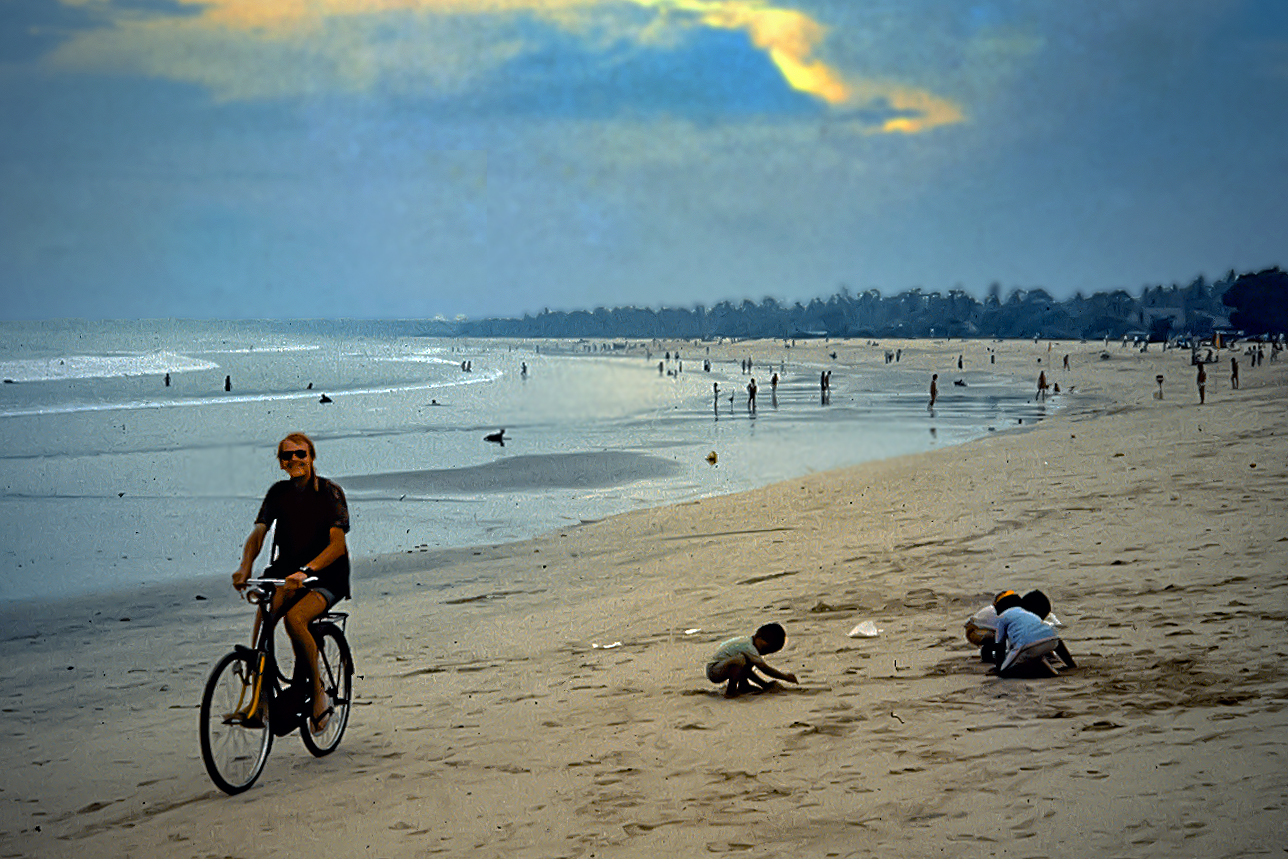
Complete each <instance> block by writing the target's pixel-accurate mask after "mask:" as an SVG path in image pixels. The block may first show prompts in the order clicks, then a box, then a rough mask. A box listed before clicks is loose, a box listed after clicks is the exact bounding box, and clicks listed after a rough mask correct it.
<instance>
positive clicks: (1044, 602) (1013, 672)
mask: <svg viewBox="0 0 1288 859" xmlns="http://www.w3.org/2000/svg"><path fill="white" fill-rule="evenodd" d="M994 608H995V610H996V611H997V630H996V631H995V632H994V641H993V659H994V661H995V663H996V665H997V673H998V675H999V676H1001V677H1017V676H1020V675H1022V674H1026V673H1028V672H1030V671H1036V672H1038V673H1045V674H1052V675H1054V674H1056V673H1057V672H1056V670H1055V668H1054V667H1053V666H1052V665H1051V664H1050V663H1048V662H1047V661H1046V657H1047V656H1050V655H1052V654H1054V655H1056V656H1058V657H1059V658H1060V660H1061V661H1062V662H1064V664H1065V665H1067V666H1068V667H1069V668H1075V667H1076V666H1075V665H1074V662H1073V657H1072V656H1070V655H1069V649H1068V648H1067V647H1065V646H1064V642H1063V641H1061V640H1060V636H1059V635H1058V634H1057V633H1056V631H1055V630H1054V629H1053V628H1052V627H1051V626H1050V625H1048V624H1046V623H1043V621H1042V617H1043V616H1045V614H1050V611H1051V603H1050V601H1049V600H1048V599H1047V598H1046V595H1045V594H1043V593H1042V592H1041V591H1032V592H1030V593H1028V594H1025V595H1024V597H1016V596H1014V595H1012V596H1011V597H1008V598H1006V599H1003V600H1002V601H1000V602H999V603H998V604H997V605H995V606H994ZM1039 611H1042V612H1044V615H1039V614H1038V612H1039Z"/></svg>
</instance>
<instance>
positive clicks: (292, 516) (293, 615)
mask: <svg viewBox="0 0 1288 859" xmlns="http://www.w3.org/2000/svg"><path fill="white" fill-rule="evenodd" d="M316 456H317V452H316V450H315V449H314V447H313V442H312V440H311V439H309V437H308V436H306V435H305V434H304V433H300V432H293V433H291V434H290V435H288V436H287V437H286V438H284V439H282V440H281V441H280V442H278V443H277V461H278V465H279V466H280V467H281V469H282V471H284V472H286V474H287V477H288V479H287V480H280V481H278V482H277V483H274V484H273V485H272V486H271V487H269V490H268V494H267V495H265V496H264V502H263V503H262V504H261V505H260V508H259V515H258V516H256V517H255V527H254V528H252V529H251V532H250V536H249V537H247V538H246V545H245V546H244V547H243V548H242V561H241V565H240V566H239V567H238V568H237V571H236V572H235V573H233V587H235V588H237V590H242V589H243V588H245V587H246V582H247V581H248V580H249V579H250V576H251V566H252V564H254V562H255V559H256V558H257V557H259V553H260V550H261V549H262V548H263V547H264V538H265V536H267V534H268V529H269V528H271V527H273V526H274V524H276V528H275V529H274V532H273V548H272V552H271V554H270V557H271V559H272V560H271V563H270V564H269V566H268V569H266V570H265V571H264V574H265V576H266V577H268V578H275V579H285V580H286V584H285V585H284V586H283V587H282V588H280V589H279V590H278V591H277V592H276V593H275V594H274V595H273V610H274V611H275V612H280V611H282V609H283V607H285V621H286V632H287V634H288V635H289V636H290V639H291V644H292V646H293V648H294V650H295V658H296V660H297V664H303V665H306V666H308V668H309V671H310V673H311V674H312V679H313V716H312V718H310V719H309V728H310V730H312V731H313V733H315V734H316V733H319V732H321V731H323V730H325V728H326V724H327V721H328V720H329V719H330V716H331V713H332V707H331V703H330V702H329V701H328V700H327V697H326V693H325V691H324V690H323V688H322V680H321V678H320V677H319V676H318V670H317V665H318V654H317V642H316V641H314V639H313V634H312V633H311V632H310V631H309V623H310V622H312V621H313V619H314V618H316V617H317V616H318V615H320V614H322V613H323V612H325V611H327V610H328V609H329V608H331V606H333V605H335V604H336V603H337V602H339V601H340V600H342V599H347V598H348V597H349V550H348V547H347V546H346V544H345V536H344V535H345V534H346V533H347V532H348V530H349V505H348V502H347V501H346V500H345V497H344V490H342V489H341V488H340V487H339V486H338V485H337V484H335V483H333V482H331V481H330V480H327V479H326V478H325V477H322V476H320V475H319V474H318V473H317V471H316V469H315V468H314V460H315V458H316ZM310 577H316V578H317V579H318V583H317V584H315V585H312V586H310V587H305V585H304V580H305V579H307V578H310ZM300 660H302V663H301V662H299V661H300Z"/></svg>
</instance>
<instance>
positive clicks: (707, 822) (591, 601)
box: [0, 341, 1288, 857]
mask: <svg viewBox="0 0 1288 859" xmlns="http://www.w3.org/2000/svg"><path fill="white" fill-rule="evenodd" d="M898 347H902V348H903V349H904V353H903V358H902V361H901V365H902V367H903V369H905V370H906V369H910V368H911V369H917V368H921V369H924V370H925V373H926V377H927V381H928V380H929V374H930V373H931V372H939V373H940V374H941V375H940V390H941V391H950V390H951V386H952V382H951V380H952V379H953V378H955V375H954V374H955V372H956V358H957V355H958V354H964V355H965V361H966V364H967V367H968V369H969V368H970V367H971V366H974V367H980V366H982V365H983V364H985V363H986V362H987V361H988V357H987V356H988V350H989V349H996V350H997V355H998V358H997V365H994V366H997V367H999V368H1004V369H1006V370H1008V371H1014V372H1016V373H1019V374H1021V375H1028V376H1032V378H1034V380H1036V377H1037V371H1038V370H1039V369H1046V371H1047V375H1048V378H1049V379H1051V380H1052V381H1055V382H1059V383H1060V384H1061V387H1062V388H1063V389H1064V393H1063V394H1062V395H1061V399H1060V400H1059V402H1060V404H1061V408H1060V409H1059V410H1058V411H1056V412H1055V413H1054V414H1053V415H1052V416H1051V417H1048V418H1047V419H1046V420H1044V421H1042V422H1041V423H1040V424H1038V425H1037V426H1035V427H1032V428H1024V429H1020V430H1018V431H1011V432H1005V433H997V434H995V435H992V436H990V437H988V438H985V439H982V440H979V441H976V442H972V443H969V444H966V445H962V446H957V447H945V448H940V449H937V450H935V451H932V452H931V453H928V454H924V455H918V456H911V457H905V458H901V459H896V460H890V461H884V462H879V463H873V464H868V465H863V466H858V467H854V468H850V469H846V470H842V471H836V472H829V473H825V474H817V475H812V476H809V477H806V478H801V479H796V480H790V481H786V482H784V483H781V484H778V485H775V486H771V487H768V488H766V489H762V490H757V491H754V492H748V493H744V494H739V495H733V496H726V497H721V498H715V499H707V500H702V501H698V502H693V503H688V504H683V505H678V506H675V507H666V508H659V509H654V510H647V511H640V512H636V513H630V514H625V515H622V516H617V517H613V518H610V519H606V520H603V521H600V522H595V523H589V524H585V525H582V526H580V527H576V528H570V529H565V530H561V531H557V532H554V533H551V534H549V535H546V536H544V537H541V538H539V539H535V540H531V541H526V542H522V543H516V544H511V545H503V546H492V547H483V548H477V549H463V550H453V551H446V552H432V553H431V552H424V553H415V554H408V555H400V556H394V557H385V558H376V559H359V560H358V561H356V572H355V575H356V577H357V582H356V590H357V591H358V593H359V599H357V600H356V601H354V602H353V603H352V604H350V609H351V611H352V620H351V623H350V638H351V641H352V643H353V645H354V649H355V653H356V658H357V662H358V671H359V677H358V678H357V680H356V689H357V694H358V696H359V699H360V700H359V701H358V702H357V703H356V705H355V709H354V714H353V719H352V722H351V724H350V727H349V731H348V734H347V735H346V737H345V739H344V742H343V744H342V746H341V747H340V749H339V750H338V751H337V752H336V753H335V754H334V755H332V756H330V757H328V758H324V759H314V758H312V757H311V756H309V755H308V753H307V752H306V751H305V750H304V748H303V747H302V745H301V744H300V743H299V742H298V740H297V739H296V738H295V737H293V736H291V737H285V738H281V739H279V740H278V741H277V743H276V744H275V746H274V750H273V754H272V757H271V758H270V759H269V762H268V766H267V769H266V771H265V773H264V775H263V776H262V777H261V780H260V782H259V783H257V784H256V786H255V787H254V788H253V789H252V790H250V791H249V792H247V793H246V794H243V795H241V796H238V797H234V798H229V797H226V796H224V795H223V794H221V793H219V792H218V791H217V790H215V789H214V788H213V786H212V785H211V783H210V782H209V780H208V779H207V777H206V775H205V772H204V770H203V769H202V765H201V761H200V758H199V752H198V744H197V733H196V723H197V706H198V701H199V697H200V692H201V687H202V685H203V683H204V681H205V675H206V672H207V671H208V670H209V667H210V665H211V664H212V663H213V662H214V661H215V659H216V658H218V656H219V655H220V654H221V653H222V652H224V651H225V650H226V649H227V646H228V644H230V643H231V642H232V641H234V640H239V639H240V638H242V637H244V635H245V631H246V629H247V627H248V625H249V615H248V612H247V610H246V608H245V607H244V605H243V604H241V603H239V602H237V601H236V600H235V598H234V597H232V596H231V594H230V592H229V591H228V590H227V588H226V584H225V582H226V575H225V574H222V573H221V574H220V576H219V577H218V578H212V579H211V580H210V581H209V582H206V583H202V585H201V586H200V587H198V588H196V589H195V590H196V592H197V593H198V594H199V595H200V596H202V597H204V599H197V598H195V596H196V595H195V594H194V589H193V588H191V587H186V588H182V589H171V590H155V591H149V592H147V593H144V594H140V595H137V596H135V597H133V598H131V599H129V600H124V601H116V600H112V601H104V600H100V601H85V602H81V603H65V604H61V605H57V606H42V607H40V610H39V611H31V610H28V611H25V612H20V613H15V612H12V611H9V612H6V613H5V614H4V616H3V617H2V618H0V620H3V624H4V626H3V629H4V630H5V634H4V641H3V642H0V683H2V684H3V689H4V690H5V691H4V692H3V693H0V708H2V710H3V723H4V726H5V730H4V731H3V734H2V735H0V765H2V766H3V771H4V773H5V775H4V779H3V789H2V791H0V856H51V857H57V856H78V857H83V856H177V857H187V856H191V857H206V856H239V857H241V856H245V857H251V856H277V855H282V856H285V855H301V854H304V853H306V851H308V852H315V851H325V852H327V853H329V854H331V855H337V856H372V857H379V856H389V857H395V856H423V855H431V854H445V855H449V856H465V855H469V856H507V857H509V856H519V857H555V856H569V857H573V856H577V857H592V856H593V857H602V856H627V857H635V856H638V857H654V856H660V855H667V854H670V855H675V856H697V855H705V854H724V853H733V854H736V855H739V856H783V855H800V856H870V855H872V856H875V855H880V856H910V857H912V856H916V857H921V856H1053V857H1056V856H1080V857H1081V856H1087V855H1093V856H1094V855H1114V856H1132V857H1135V856H1142V857H1143V856H1168V857H1172V856H1176V855H1184V856H1235V855H1238V856H1246V855H1282V852H1283V847H1282V845H1283V844H1284V843H1288V814H1285V803H1286V800H1288V760H1286V759H1285V751H1286V750H1288V714H1286V713H1285V709H1284V708H1285V703H1288V672H1286V671H1285V664H1286V659H1285V657H1288V641H1286V640H1285V637H1284V633H1285V630H1286V629H1288V627H1286V626H1285V621H1286V620H1288V581H1286V580H1285V575H1284V571H1285V569H1288V528H1285V501H1286V499H1288V466H1286V464H1285V452H1286V451H1288V443H1286V441H1285V432H1286V431H1288V430H1285V423H1284V421H1283V416H1284V414H1285V405H1286V404H1288V361H1285V362H1279V363H1269V362H1267V363H1266V364H1264V365H1263V366H1262V367H1259V368H1250V367H1248V366H1247V361H1246V360H1243V359H1241V360H1240V364H1241V366H1242V388H1241V389H1240V390H1237V391H1232V390H1230V386H1229V377H1228V366H1229V363H1228V357H1229V353H1226V355H1225V356H1224V357H1223V359H1222V364H1221V365H1218V366H1214V367H1210V368H1209V382H1208V403H1207V405H1204V406H1201V407H1200V406H1199V405H1198V403H1197V396H1196V393H1195V388H1194V370H1193V368H1192V367H1190V366H1189V356H1188V353H1183V352H1166V353H1161V352H1158V351H1155V350H1151V351H1150V352H1148V353H1145V354H1140V353H1137V352H1135V351H1132V350H1125V349H1121V348H1120V347H1119V346H1118V344H1112V345H1111V346H1110V347H1109V348H1108V349H1103V347H1102V344H1099V343H1089V344H1077V343H1061V344H1054V346H1053V347H1052V351H1048V347H1047V344H1046V342H1045V341H1044V342H1043V343H1041V344H1034V343H1032V342H1008V343H1004V344H995V343H985V342H982V341H981V342H956V341H954V342H952V343H927V342H923V343H910V342H904V343H894V342H882V343H881V345H880V347H878V348H874V347H872V346H870V345H867V344H864V343H859V342H853V343H835V342H834V343H831V344H820V343H812V344H801V345H798V347H797V350H796V352H795V355H796V356H797V357H798V358H799V357H800V356H802V355H804V354H806V352H807V350H814V351H816V352H818V353H819V354H820V355H821V354H822V353H823V351H824V350H829V349H835V350H838V351H840V352H842V353H843V354H842V355H841V356H840V358H839V360H841V361H847V360H849V361H852V362H863V361H871V362H873V363H879V362H881V360H882V359H881V353H882V351H883V350H884V349H886V348H898ZM737 348H738V349H739V350H755V351H754V354H756V355H759V356H760V357H761V359H762V360H777V356H778V355H779V354H780V352H781V346H780V344H773V343H767V344H755V345H753V346H747V345H745V344H740V345H739V346H738V347H737ZM1155 349H1156V347H1155ZM1102 351H1104V352H1107V354H1109V356H1110V357H1109V359H1108V360H1101V359H1100V358H1099V356H1100V354H1101V352H1102ZM1064 354H1070V355H1071V364H1072V368H1071V369H1070V370H1069V371H1068V372H1065V371H1063V370H1062V369H1060V361H1059V359H1060V358H1061V357H1062V356H1063V355H1064ZM1039 358H1041V359H1043V363H1042V364H1041V365H1038V364H1037V361H1038V359H1039ZM1156 374H1163V375H1164V376H1166V378H1167V381H1166V383H1165V391H1164V398H1163V399H1157V398H1155V396H1154V394H1155V392H1156V390H1157V387H1156V385H1155V383H1154V377H1155V375H1156ZM927 421H928V423H933V418H931V417H930V416H929V415H927ZM230 557H231V556H230ZM234 561H235V559H234ZM231 568H232V563H230V565H229V571H228V572H231ZM431 570H432V571H434V574H435V580H440V579H444V578H445V579H446V580H450V581H451V582H453V584H452V586H450V587H444V588H432V587H429V586H426V584H425V581H423V580H425V579H428V578H429V576H428V572H427V571H431ZM1002 587H1013V588H1016V589H1019V590H1027V589H1029V588H1032V587H1040V588H1042V589H1043V590H1044V591H1045V592H1046V593H1047V594H1048V595H1049V596H1050V597H1051V599H1052V602H1053V605H1054V611H1055V613H1056V614H1057V615H1058V616H1059V617H1060V619H1061V620H1063V621H1064V623H1065V628H1064V629H1063V633H1064V637H1065V640H1066V641H1067V642H1068V645H1069V647H1070V649H1071V651H1072V652H1073V654H1074V655H1075V656H1076V657H1077V659H1078V668H1076V669H1073V670H1069V671H1065V672H1063V673H1061V675H1060V676H1058V677H1054V678H1049V679H1043V680H1003V679H998V678H996V677H992V676H989V675H988V674H987V673H986V669H987V666H985V665H982V664H981V663H980V662H979V660H978V656H977V653H976V651H975V649H974V648H973V647H971V646H970V645H969V644H968V643H967V642H966V640H965V638H964V637H963V635H962V623H963V622H964V620H965V618H966V617H967V616H969V615H970V614H971V613H972V612H973V611H974V610H975V609H976V608H978V607H979V606H980V605H982V604H984V603H985V602H986V601H987V600H988V598H989V596H990V595H991V594H992V593H993V592H994V591H996V590H998V589H1000V588H1002ZM126 618H128V620H127V619H126ZM768 620H776V621H779V622H780V623H782V624H783V625H784V626H785V627H786V629H787V633H788V640H787V646H786V647H785V648H784V649H783V651H782V652H780V653H778V654H775V655H773V656H772V657H770V661H771V662H772V663H773V664H774V665H776V666H778V667H780V668H782V669H785V670H791V671H794V672H796V673H797V674H798V675H799V677H800V681H801V682H800V684H799V686H790V685H784V686H782V687H781V688H778V689H776V690H774V691H771V692H766V693H763V694H757V695H748V696H744V697H742V698H739V699H736V700H732V701H727V700H725V699H724V698H722V697H721V695H720V691H721V690H720V689H719V687H716V686H713V685H711V684H709V683H708V682H707V681H706V680H705V678H704V677H703V675H702V668H703V663H704V662H705V659H706V657H707V656H708V654H709V653H710V652H711V650H713V649H714V647H715V645H716V644H717V643H718V642H719V641H721V640H722V639H724V638H725V637H728V636H731V635H735V634H740V633H746V632H750V631H751V630H752V629H753V628H754V627H755V626H756V625H758V624H759V623H761V622H764V621H768ZM864 620H870V621H872V622H873V623H875V625H876V626H877V627H879V628H881V630H882V632H881V634H880V635H879V636H877V637H875V638H849V637H847V635H846V633H847V632H848V631H849V630H850V629H851V628H852V627H854V626H855V625H856V624H857V623H859V622H860V621H864ZM618 642H620V644H618Z"/></svg>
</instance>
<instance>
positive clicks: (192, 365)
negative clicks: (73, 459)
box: [0, 352, 219, 382]
mask: <svg viewBox="0 0 1288 859" xmlns="http://www.w3.org/2000/svg"><path fill="white" fill-rule="evenodd" d="M217 369H219V365H218V364H215V363H213V362H211V361H203V360H201V359H199V358H192V357H189V356H188V355H181V354H179V353H177V352H145V353H133V354H124V355H60V356H56V357H53V358H20V359H15V360H9V361H0V378H3V379H4V380H5V381H6V382H52V381H67V380H72V379H110V378H113V377H117V376H156V375H160V374H162V373H189V372H195V371H199V370H217Z"/></svg>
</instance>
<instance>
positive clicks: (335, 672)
mask: <svg viewBox="0 0 1288 859" xmlns="http://www.w3.org/2000/svg"><path fill="white" fill-rule="evenodd" d="M313 637H314V638H316V639H317V643H318V675H319V676H320V677H321V678H322V688H323V689H324V690H325V691H326V694H327V696H328V697H329V698H330V699H331V707H332V709H333V712H332V713H331V718H330V719H329V720H328V721H327V723H326V728H325V729H324V730H322V731H320V732H318V733H316V734H314V733H313V732H312V731H310V730H309V720H308V719H305V720H304V724H303V725H302V726H301V727H300V738H301V739H302V740H304V746H305V748H307V749H308V750H309V751H310V752H312V753H313V754H314V756H316V757H319V758H320V757H322V756H323V755H329V754H331V752H333V751H335V749H336V746H338V745H340V738H341V737H343V736H344V729H345V728H346V727H347V726H348V724H349V707H350V704H351V703H352V698H351V696H352V694H353V657H352V656H351V655H350V654H349V643H348V642H347V641H345V638H344V633H343V632H341V631H340V628H339V627H338V626H336V625H335V624H333V623H323V624H318V625H316V626H315V627H314V630H313Z"/></svg>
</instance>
